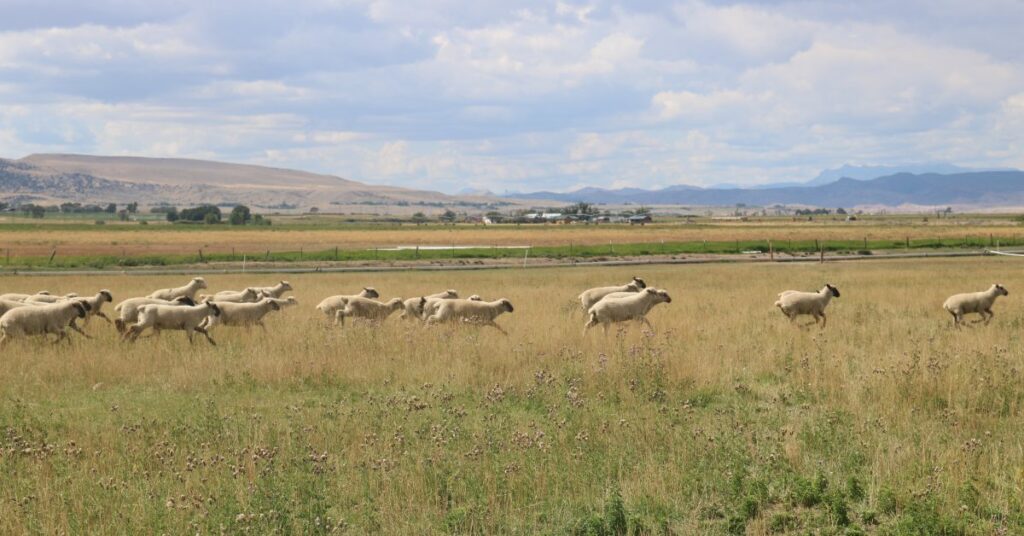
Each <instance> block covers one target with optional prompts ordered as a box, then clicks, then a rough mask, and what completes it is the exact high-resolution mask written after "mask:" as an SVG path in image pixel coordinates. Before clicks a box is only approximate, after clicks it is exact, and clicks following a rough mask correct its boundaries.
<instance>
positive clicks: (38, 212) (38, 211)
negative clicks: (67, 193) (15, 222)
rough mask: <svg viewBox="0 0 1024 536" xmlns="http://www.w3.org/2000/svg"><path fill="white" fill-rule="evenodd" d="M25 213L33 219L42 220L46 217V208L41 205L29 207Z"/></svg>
mask: <svg viewBox="0 0 1024 536" xmlns="http://www.w3.org/2000/svg"><path fill="white" fill-rule="evenodd" d="M25 213H26V214H28V215H30V216H32V217H33V218H38V219H41V218H42V217H43V216H46V207H44V206H41V205H28V206H27V209H26V210H25Z"/></svg>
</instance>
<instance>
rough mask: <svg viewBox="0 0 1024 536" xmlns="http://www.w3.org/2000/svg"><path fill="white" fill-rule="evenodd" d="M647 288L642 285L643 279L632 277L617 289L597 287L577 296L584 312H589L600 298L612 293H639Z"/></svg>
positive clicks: (644, 284) (645, 284)
mask: <svg viewBox="0 0 1024 536" xmlns="http://www.w3.org/2000/svg"><path fill="white" fill-rule="evenodd" d="M645 288H647V283H644V280H643V279H640V278H639V277H636V276H634V277H633V280H632V281H630V282H629V283H626V284H625V285H622V286H619V287H597V288H592V289H590V290H585V291H583V293H582V294H580V296H579V300H580V303H581V304H582V305H583V310H584V311H589V310H590V308H591V307H593V306H594V304H595V303H597V302H598V301H600V300H601V298H603V297H605V296H607V295H608V294H611V293H613V292H640V291H641V290H643V289H645Z"/></svg>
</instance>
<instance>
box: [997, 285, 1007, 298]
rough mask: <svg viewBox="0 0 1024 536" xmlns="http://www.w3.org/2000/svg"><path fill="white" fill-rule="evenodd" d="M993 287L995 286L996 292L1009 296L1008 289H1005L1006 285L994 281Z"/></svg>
mask: <svg viewBox="0 0 1024 536" xmlns="http://www.w3.org/2000/svg"><path fill="white" fill-rule="evenodd" d="M995 287H996V292H997V293H998V294H999V295H1002V296H1009V295H1010V291H1009V290H1006V287H1004V286H1002V285H1000V284H999V283H996V284H995Z"/></svg>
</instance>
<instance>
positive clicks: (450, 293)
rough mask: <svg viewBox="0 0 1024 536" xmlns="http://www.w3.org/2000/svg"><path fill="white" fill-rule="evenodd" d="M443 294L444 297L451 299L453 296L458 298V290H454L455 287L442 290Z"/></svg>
mask: <svg viewBox="0 0 1024 536" xmlns="http://www.w3.org/2000/svg"><path fill="white" fill-rule="evenodd" d="M444 296H445V297H446V298H452V299H455V298H458V297H459V293H458V292H455V289H451V288H450V289H448V290H446V291H444Z"/></svg>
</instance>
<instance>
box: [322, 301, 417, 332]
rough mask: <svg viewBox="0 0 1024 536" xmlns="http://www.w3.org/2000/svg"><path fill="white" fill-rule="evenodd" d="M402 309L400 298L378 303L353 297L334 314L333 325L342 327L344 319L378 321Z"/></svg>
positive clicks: (402, 304) (403, 303)
mask: <svg viewBox="0 0 1024 536" xmlns="http://www.w3.org/2000/svg"><path fill="white" fill-rule="evenodd" d="M404 308H405V302H404V301H403V300H402V298H392V299H390V300H388V301H387V302H379V301H376V300H371V299H369V298H359V297H353V298H350V299H349V300H348V303H346V304H345V307H344V308H342V309H340V310H339V311H338V312H337V313H335V316H334V323H335V324H340V325H342V326H344V325H345V318H346V317H352V318H365V319H367V320H376V321H380V320H384V319H386V318H387V317H389V316H391V313H393V312H395V311H397V310H399V309H404Z"/></svg>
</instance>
